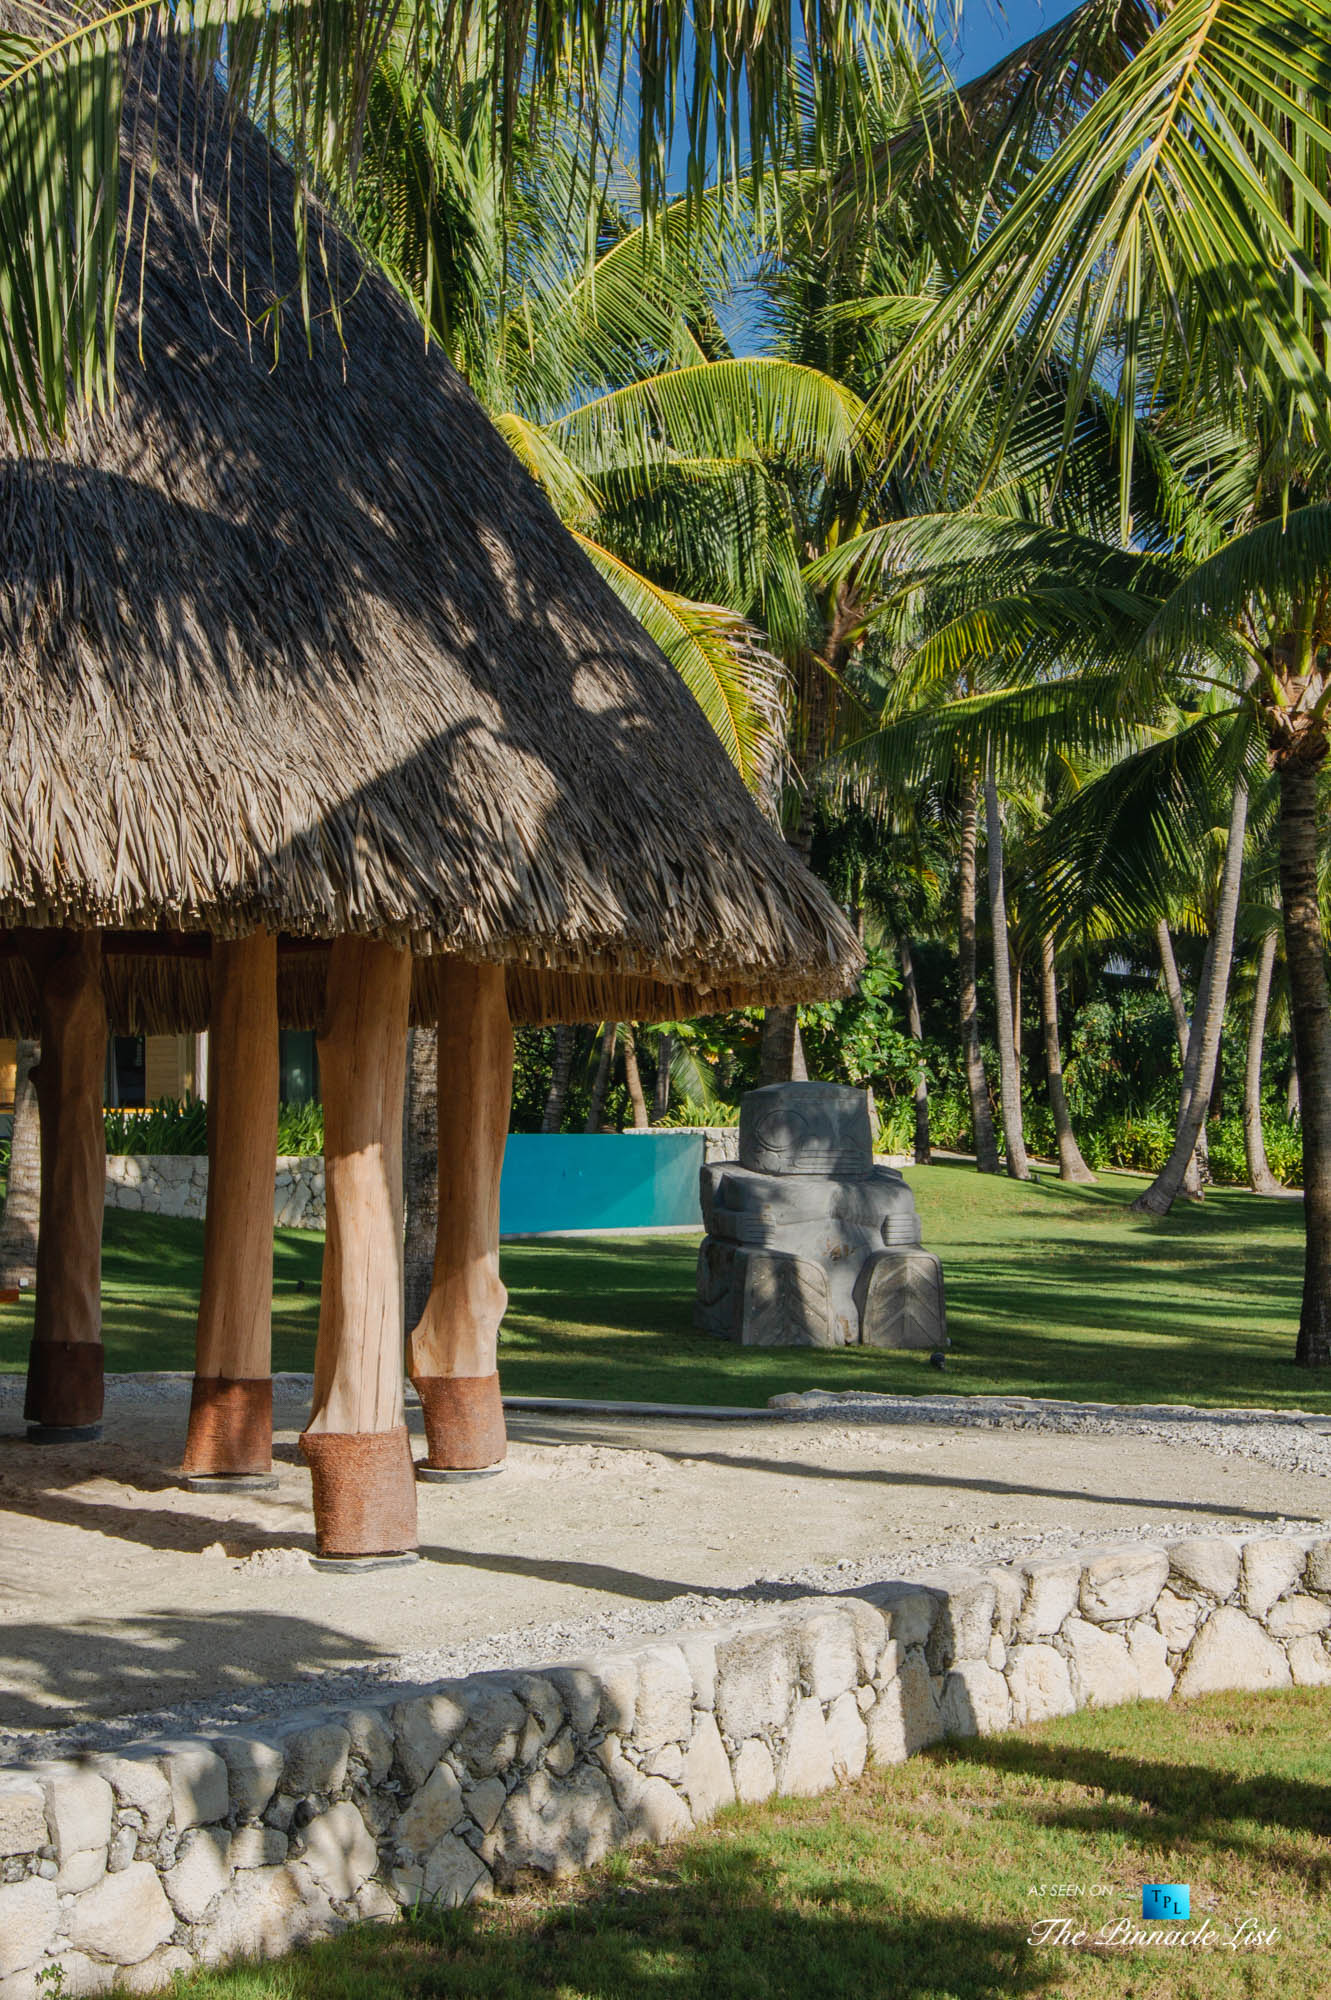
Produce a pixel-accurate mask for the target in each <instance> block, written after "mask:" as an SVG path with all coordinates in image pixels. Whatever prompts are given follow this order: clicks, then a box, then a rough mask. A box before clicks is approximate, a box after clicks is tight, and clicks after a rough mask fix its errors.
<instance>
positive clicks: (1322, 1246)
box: [1277, 756, 1331, 1368]
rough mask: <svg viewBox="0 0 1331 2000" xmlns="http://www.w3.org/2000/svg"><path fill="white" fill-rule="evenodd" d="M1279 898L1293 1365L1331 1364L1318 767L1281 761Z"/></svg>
mask: <svg viewBox="0 0 1331 2000" xmlns="http://www.w3.org/2000/svg"><path fill="white" fill-rule="evenodd" d="M1277 769H1278V774H1279V779H1280V896H1281V901H1282V903H1283V905H1284V911H1285V964H1286V967H1287V969H1288V973H1289V992H1290V1010H1291V1013H1292V1015H1293V1021H1294V1060H1295V1063H1296V1064H1297V1066H1298V1072H1299V1105H1300V1110H1301V1113H1302V1120H1303V1220H1304V1230H1305V1238H1306V1241H1305V1249H1304V1261H1303V1305H1302V1309H1301V1311H1300V1314H1299V1337H1298V1343H1297V1346H1296V1347H1295V1350H1294V1358H1295V1360H1296V1361H1297V1362H1299V1363H1300V1364H1301V1366H1303V1367H1305V1368H1325V1367H1326V1366H1327V1365H1328V1363H1331V994H1329V993H1328V989H1327V979H1326V940H1325V938H1324V937H1323V934H1322V908H1321V901H1320V898H1319V896H1318V883H1317V816H1316V815H1317V763H1316V762H1315V761H1312V760H1307V759H1302V758H1299V757H1297V756H1293V757H1290V758H1289V759H1288V760H1287V761H1281V762H1280V763H1279V764H1278V766H1277Z"/></svg>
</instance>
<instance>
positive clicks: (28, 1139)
mask: <svg viewBox="0 0 1331 2000" xmlns="http://www.w3.org/2000/svg"><path fill="white" fill-rule="evenodd" d="M41 1052H42V1050H41V1043H40V1042H23V1041H21V1042H20V1043H19V1045H18V1056H17V1062H16V1065H15V1074H14V1126H13V1132H12V1134H11V1137H10V1145H9V1180H8V1185H7V1188H6V1193H5V1210H4V1216H3V1219H0V1292H12V1291H16V1290H18V1288H19V1287H20V1286H23V1285H31V1284H32V1283H33V1282H34V1281H35V1279H36V1276H37V1222H38V1215H39V1213H40V1209H41V1193H42V1135H41V1126H40V1124H39V1123H38V1119H37V1087H36V1085H35V1084H34V1083H33V1081H32V1072H33V1070H34V1069H35V1068H36V1065H37V1061H38V1058H39V1057H40V1055H41Z"/></svg>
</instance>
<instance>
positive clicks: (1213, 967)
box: [1132, 782, 1248, 1215]
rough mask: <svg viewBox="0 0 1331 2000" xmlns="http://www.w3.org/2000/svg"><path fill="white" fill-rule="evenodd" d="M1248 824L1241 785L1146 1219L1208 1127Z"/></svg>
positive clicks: (1146, 1198) (1178, 1188)
mask: <svg viewBox="0 0 1331 2000" xmlns="http://www.w3.org/2000/svg"><path fill="white" fill-rule="evenodd" d="M1247 826H1248V788H1247V786H1246V785H1245V784H1243V783H1242V782H1240V783H1238V784H1236V785H1235V787H1234V805H1233V810H1232V811H1231V813H1230V816H1229V835H1228V838H1227V840H1226V842H1225V865H1224V868H1223V869H1222V871H1221V877H1220V894H1219V897H1218V898H1217V903H1216V914H1215V924H1214V926H1213V928H1212V931H1211V943H1210V949H1209V952H1208V961H1207V963H1205V964H1204V965H1203V968H1202V977H1201V979H1200V981H1199V982H1198V987H1197V1000H1196V1004H1195V1005H1194V1007H1193V1010H1192V1027H1191V1030H1190V1031H1189V1034H1188V1053H1187V1057H1186V1059H1185V1061H1184V1064H1183V1088H1182V1092H1181V1095H1180V1101H1179V1115H1178V1126H1177V1128H1176V1130H1175V1134H1174V1145H1173V1148H1172V1150H1171V1152H1170V1155H1169V1158H1168V1159H1167V1160H1166V1161H1165V1164H1164V1166H1163V1167H1162V1168H1161V1169H1160V1172H1159V1173H1158V1174H1157V1175H1156V1177H1155V1179H1154V1180H1153V1181H1152V1182H1151V1185H1150V1187H1148V1188H1147V1189H1146V1191H1145V1193H1143V1194H1139V1195H1138V1197H1137V1199H1136V1201H1134V1202H1133V1204H1132V1206H1133V1208H1134V1209H1136V1210H1137V1211H1138V1212H1139V1213H1141V1214H1144V1215H1168V1213H1169V1211H1170V1209H1171V1208H1172V1207H1173V1205H1174V1203H1175V1201H1176V1200H1177V1199H1178V1197H1179V1195H1180V1194H1182V1192H1183V1186H1184V1180H1185V1177H1186V1174H1187V1170H1188V1165H1189V1162H1190V1161H1191V1159H1192V1156H1193V1154H1194V1153H1195V1152H1196V1150H1197V1138H1198V1134H1199V1133H1200V1132H1201V1130H1202V1127H1203V1126H1204V1125H1205V1123H1206V1109H1207V1105H1208V1104H1209V1103H1210V1099H1211V1085H1212V1082H1213V1081H1214V1078H1215V1066H1216V1063H1217V1061H1218V1060H1219V1057H1220V1037H1221V1033H1222V1031H1223V1029H1224V1025H1225V1001H1226V998H1227V996H1228V993H1229V968H1230V962H1231V960H1232V958H1233V955H1234V925H1235V922H1236V920H1237V918H1238V912H1239V889H1240V886H1241V884H1242V881H1243V841H1244V835H1245V834H1246V832H1247Z"/></svg>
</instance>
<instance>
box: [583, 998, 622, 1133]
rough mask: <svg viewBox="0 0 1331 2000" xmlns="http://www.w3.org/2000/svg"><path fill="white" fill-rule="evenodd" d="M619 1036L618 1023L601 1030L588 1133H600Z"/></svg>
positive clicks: (610, 1022)
mask: <svg viewBox="0 0 1331 2000" xmlns="http://www.w3.org/2000/svg"><path fill="white" fill-rule="evenodd" d="M618 1034H619V1023H618V1021H607V1022H606V1024H605V1026H604V1028H603V1029H602V1030H601V1053H600V1055H599V1056H598V1057H597V1059H596V1075H595V1077H594V1078H593V1080H592V1101H591V1103H590V1104H589V1105H588V1106H587V1123H586V1125H585V1127H584V1128H583V1129H584V1130H585V1131H587V1132H599V1131H600V1129H601V1121H602V1119H603V1117H604V1115H605V1093H606V1091H607V1090H608V1089H609V1087H610V1065H611V1063H612V1062H613V1061H614V1059H615V1041H616V1038H617V1037H618Z"/></svg>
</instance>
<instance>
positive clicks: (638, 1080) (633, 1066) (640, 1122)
mask: <svg viewBox="0 0 1331 2000" xmlns="http://www.w3.org/2000/svg"><path fill="white" fill-rule="evenodd" d="M619 1039H620V1047H621V1048H622V1049H623V1051H624V1081H625V1083H626V1084H627V1085H628V1093H629V1103H630V1104H631V1105H632V1106H633V1129H634V1131H635V1132H645V1131H646V1130H647V1128H648V1126H649V1125H650V1124H651V1122H652V1121H651V1119H650V1118H649V1117H648V1116H647V1099H646V1096H645V1094H644V1092H643V1088H642V1072H641V1071H640V1070H639V1068H638V1044H637V1040H636V1038H635V1036H634V1033H633V1023H632V1021H625V1023H624V1032H623V1033H622V1035H621V1036H620V1038H619Z"/></svg>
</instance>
